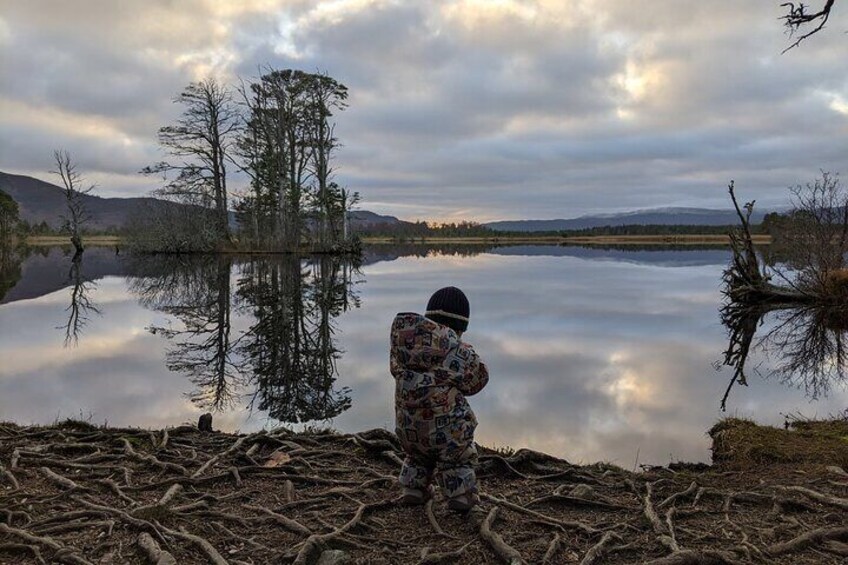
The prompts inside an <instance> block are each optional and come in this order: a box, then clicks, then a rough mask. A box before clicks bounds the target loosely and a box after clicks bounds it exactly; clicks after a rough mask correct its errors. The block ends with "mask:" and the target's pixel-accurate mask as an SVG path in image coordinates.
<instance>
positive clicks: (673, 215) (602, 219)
mask: <svg viewBox="0 0 848 565" xmlns="http://www.w3.org/2000/svg"><path fill="white" fill-rule="evenodd" d="M766 213H767V212H766V211H756V210H755V211H754V213H753V214H752V216H751V220H752V222H753V223H755V224H758V223H760V222H762V221H763V216H765V214H766ZM738 221H739V219H738V218H737V217H736V212H734V211H733V210H713V209H710V208H654V209H650V210H636V211H634V212H624V213H621V214H596V215H594V216H580V217H578V218H571V219H568V220H504V221H500V222H490V223H488V224H484V225H485V226H486V227H488V228H490V229H493V230H496V231H521V232H533V231H560V230H582V229H588V228H600V227H607V226H631V225H661V226H669V225H694V226H726V225H731V224H736V223H738Z"/></svg>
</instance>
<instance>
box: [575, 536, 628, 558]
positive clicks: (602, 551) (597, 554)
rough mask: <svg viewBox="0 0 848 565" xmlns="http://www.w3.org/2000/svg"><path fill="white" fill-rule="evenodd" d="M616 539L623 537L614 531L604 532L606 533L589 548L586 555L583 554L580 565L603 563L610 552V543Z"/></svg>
mask: <svg viewBox="0 0 848 565" xmlns="http://www.w3.org/2000/svg"><path fill="white" fill-rule="evenodd" d="M616 539H621V538H620V537H619V536H618V535H616V534H614V533H612V532H604V535H603V536H601V540H600V541H599V542H598V543H596V544H595V545H593V546H592V547H591V548H589V551H587V552H586V555H584V556H583V559H582V560H581V561H580V565H596V564H597V563H603V559H604V557H606V555H607V553H609V544H610V543H612V541H613V540H616Z"/></svg>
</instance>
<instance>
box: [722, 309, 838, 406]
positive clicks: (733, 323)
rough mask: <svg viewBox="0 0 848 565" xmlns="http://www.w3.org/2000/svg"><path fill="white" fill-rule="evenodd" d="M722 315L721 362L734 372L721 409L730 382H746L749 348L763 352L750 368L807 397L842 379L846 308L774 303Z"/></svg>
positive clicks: (824, 391) (816, 395)
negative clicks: (724, 340)
mask: <svg viewBox="0 0 848 565" xmlns="http://www.w3.org/2000/svg"><path fill="white" fill-rule="evenodd" d="M723 321H724V324H725V327H726V328H727V330H728V334H729V335H730V345H729V346H728V349H727V350H726V351H725V352H724V361H723V363H724V364H725V365H728V366H730V367H732V368H733V369H734V372H735V374H736V375H739V377H738V378H736V377H734V379H732V380H731V383H730V386H728V388H727V390H726V391H725V395H724V397H723V398H722V402H721V407H722V410H724V409H725V408H726V402H727V398H728V396H729V393H730V390H731V389H732V387H733V384H734V383H735V382H738V383H739V384H741V385H747V378H746V375H745V370H746V368H745V364H746V362H747V360H748V358H749V356H750V354H751V353H752V351H756V352H759V353H761V354H762V356H763V358H764V359H763V362H762V363H760V364H759V365H758V366H757V367H756V369H755V370H756V371H757V372H758V373H760V374H762V375H764V376H766V377H775V378H778V379H779V380H780V381H781V382H782V383H784V384H786V385H789V386H793V387H796V388H799V389H803V390H804V393H805V394H806V395H807V397H809V398H810V399H816V398H819V397H822V396H827V395H828V394H829V393H830V391H831V389H832V388H833V387H834V386H845V385H846V384H847V383H848V354H846V353H848V352H846V341H845V340H846V332H848V308H846V309H838V308H832V307H817V306H814V305H787V304H778V303H775V304H772V305H769V306H767V307H764V308H762V309H761V310H760V311H756V312H748V313H747V314H746V315H744V316H737V317H733V318H730V317H727V316H725V317H724V318H723ZM762 328H765V330H764V333H763V334H762V335H760V336H759V337H758V336H757V335H756V334H757V332H759V331H762Z"/></svg>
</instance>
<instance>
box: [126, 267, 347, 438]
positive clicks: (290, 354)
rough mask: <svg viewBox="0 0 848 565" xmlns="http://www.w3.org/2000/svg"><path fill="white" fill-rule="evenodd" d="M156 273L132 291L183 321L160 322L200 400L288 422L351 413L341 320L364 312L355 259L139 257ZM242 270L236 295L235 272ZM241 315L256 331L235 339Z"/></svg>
mask: <svg viewBox="0 0 848 565" xmlns="http://www.w3.org/2000/svg"><path fill="white" fill-rule="evenodd" d="M134 261H136V262H139V261H143V262H145V263H146V265H145V268H144V270H145V272H146V275H145V276H143V277H139V278H134V279H131V280H130V282H129V288H130V291H131V292H132V293H134V294H135V295H136V296H138V299H139V302H140V303H141V304H142V305H144V306H145V307H146V308H150V309H152V310H156V311H159V312H163V313H166V314H169V315H170V316H171V317H172V318H173V319H174V320H176V321H177V323H176V324H173V323H168V324H154V325H150V326H149V327H148V328H147V329H148V331H150V333H152V334H154V335H158V336H162V337H163V338H165V339H166V340H167V341H168V343H169V345H168V348H167V353H166V364H167V366H168V369H169V370H171V371H174V372H177V373H182V374H184V375H185V376H187V377H188V379H189V380H190V381H191V383H192V384H193V385H194V389H193V391H192V392H191V393H190V398H191V401H192V402H194V403H195V404H196V405H198V406H199V407H201V408H204V409H213V410H225V409H231V408H233V407H235V406H236V405H237V404H238V403H239V402H241V401H242V400H244V399H245V397H247V398H248V403H249V405H250V406H251V407H255V408H256V409H258V410H261V411H263V412H265V413H267V415H268V416H269V417H271V418H273V419H275V420H278V421H280V422H308V421H314V420H327V419H330V418H334V417H335V416H338V415H339V414H341V413H342V412H343V411H345V410H347V409H348V408H350V405H351V401H350V389H349V388H348V387H342V388H338V389H337V388H336V387H335V382H336V379H337V378H338V371H337V368H336V361H337V360H338V358H339V357H340V356H341V353H342V352H341V349H340V348H339V347H338V345H337V344H336V336H335V333H336V325H335V319H336V318H337V317H338V316H339V315H340V314H341V313H343V312H346V311H347V310H349V309H351V308H355V307H358V306H359V299H358V297H357V296H356V294H355V293H354V291H353V286H352V283H353V279H354V276H355V275H356V273H357V269H356V266H355V265H354V264H353V263H352V262H351V261H350V260H349V259H346V258H339V257H330V256H319V257H311V258H302V257H299V256H295V255H277V256H268V257H258V256H255V257H251V258H249V259H239V260H235V259H233V258H232V256H201V257H188V256H159V257H153V258H135V259H134ZM232 273H235V277H236V281H235V288H234V289H233V288H231V274H232ZM234 308H236V309H239V310H240V311H241V312H243V313H246V314H248V315H249V318H250V319H251V321H252V324H251V325H250V326H249V327H247V328H246V329H244V330H242V331H240V332H234V330H233V327H232V323H231V315H232V310H233V309H234Z"/></svg>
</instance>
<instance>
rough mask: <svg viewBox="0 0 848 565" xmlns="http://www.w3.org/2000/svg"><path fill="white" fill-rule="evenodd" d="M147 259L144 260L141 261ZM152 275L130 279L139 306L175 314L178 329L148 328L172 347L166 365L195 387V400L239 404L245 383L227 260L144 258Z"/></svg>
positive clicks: (216, 404)
mask: <svg viewBox="0 0 848 565" xmlns="http://www.w3.org/2000/svg"><path fill="white" fill-rule="evenodd" d="M137 260H141V259H137ZM142 261H143V263H144V267H143V272H145V274H146V276H144V277H141V278H135V279H131V280H130V290H131V291H132V292H134V293H136V294H137V295H138V297H139V302H140V303H141V304H142V305H143V306H145V307H147V308H151V309H153V310H157V311H160V312H164V313H167V314H170V315H172V316H173V317H174V318H176V319H177V320H179V324H178V325H177V327H174V326H173V325H171V324H170V323H169V324H168V325H155V324H154V325H151V326H149V327H148V328H147V329H148V330H149V331H150V332H151V333H152V334H154V335H162V336H164V337H165V338H167V339H168V340H170V341H171V342H172V343H171V345H170V347H169V348H168V351H167V353H166V357H165V362H166V364H167V366H168V369H169V370H171V371H175V372H179V373H184V374H186V375H187V376H188V378H189V380H191V382H192V383H194V385H195V389H194V391H193V392H192V393H191V400H192V401H193V402H195V403H196V404H198V405H200V406H203V407H209V408H213V409H216V410H221V409H225V408H229V407H231V406H232V405H233V404H234V403H235V401H236V400H237V395H238V392H237V391H238V388H239V385H240V384H241V383H242V382H243V378H242V376H241V371H240V365H239V361H238V359H237V358H236V356H235V353H234V351H233V343H232V341H231V325H230V313H231V302H230V300H231V297H230V268H231V265H232V260H231V259H230V258H229V257H225V256H214V255H201V256H182V255H161V256H155V257H152V258H144V259H143V260H142Z"/></svg>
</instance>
